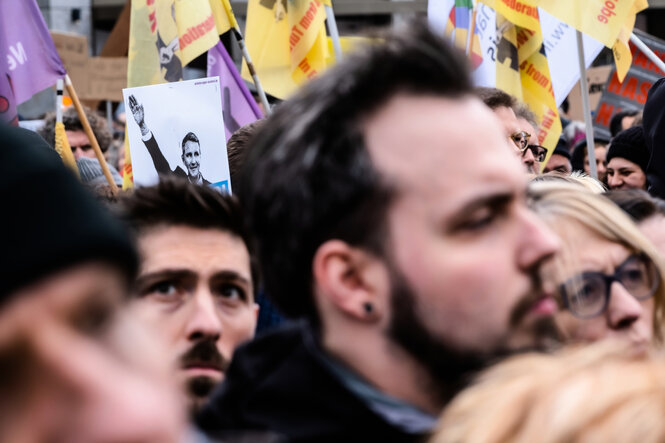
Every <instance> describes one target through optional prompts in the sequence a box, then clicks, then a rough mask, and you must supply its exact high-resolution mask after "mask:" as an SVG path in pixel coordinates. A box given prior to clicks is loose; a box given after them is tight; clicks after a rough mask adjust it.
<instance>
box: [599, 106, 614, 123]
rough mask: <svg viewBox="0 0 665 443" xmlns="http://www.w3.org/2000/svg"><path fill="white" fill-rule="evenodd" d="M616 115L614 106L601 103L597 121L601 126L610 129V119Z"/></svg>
mask: <svg viewBox="0 0 665 443" xmlns="http://www.w3.org/2000/svg"><path fill="white" fill-rule="evenodd" d="M613 113H614V106H612V105H608V104H607V103H601V104H600V109H598V112H597V113H596V118H595V121H596V123H598V124H599V125H601V126H604V127H608V126H609V125H610V119H611V118H612V115H613Z"/></svg>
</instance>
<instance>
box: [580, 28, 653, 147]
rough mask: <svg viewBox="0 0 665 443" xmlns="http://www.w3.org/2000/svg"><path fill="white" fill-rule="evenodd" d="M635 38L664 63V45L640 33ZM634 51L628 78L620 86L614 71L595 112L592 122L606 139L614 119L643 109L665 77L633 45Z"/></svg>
mask: <svg viewBox="0 0 665 443" xmlns="http://www.w3.org/2000/svg"><path fill="white" fill-rule="evenodd" d="M635 34H636V35H637V36H638V37H639V38H640V40H642V41H643V42H644V43H645V44H646V45H647V46H648V47H649V48H651V49H652V50H653V51H654V52H655V53H656V55H658V57H660V58H661V59H665V41H663V40H661V39H658V38H656V37H654V36H652V35H649V34H646V33H644V32H640V31H637V30H636V31H635ZM631 51H632V52H633V62H632V64H631V66H630V69H629V70H628V74H626V78H625V79H624V80H623V82H622V83H620V82H619V79H618V77H617V74H616V70H615V69H612V72H611V74H610V77H609V80H608V82H607V86H606V88H605V90H604V91H603V95H602V96H601V98H600V102H599V103H598V107H597V108H596V113H595V115H594V120H593V123H594V130H595V131H597V132H599V133H601V134H604V135H606V136H609V124H610V120H611V118H612V116H613V115H614V114H616V113H617V112H619V111H621V110H625V109H636V110H640V109H642V107H643V106H644V103H645V102H646V100H647V93H648V92H649V89H650V88H651V85H652V84H653V83H654V82H656V80H658V79H659V78H661V77H663V75H665V74H664V73H663V72H662V71H661V70H660V69H658V68H657V67H656V66H655V65H654V64H653V63H652V62H651V61H650V60H649V59H648V58H647V56H646V55H644V54H642V53H641V52H640V51H639V50H637V49H636V48H635V47H634V46H633V45H632V44H631Z"/></svg>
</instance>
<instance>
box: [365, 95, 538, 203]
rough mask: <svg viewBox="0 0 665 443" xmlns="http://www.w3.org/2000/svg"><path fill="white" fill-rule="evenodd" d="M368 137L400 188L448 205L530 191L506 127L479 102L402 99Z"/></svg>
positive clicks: (376, 119)
mask: <svg viewBox="0 0 665 443" xmlns="http://www.w3.org/2000/svg"><path fill="white" fill-rule="evenodd" d="M364 132H365V142H366V145H367V148H368V150H369V153H370V156H371V157H372V162H373V163H374V164H375V165H376V167H377V169H378V170H379V171H380V172H381V173H382V175H384V176H385V177H386V178H387V180H388V181H389V182H393V184H394V185H397V187H398V188H402V189H409V190H410V191H413V192H414V193H418V194H419V195H422V196H426V195H430V196H432V197H433V196H436V200H437V201H441V202H446V201H451V200H453V199H457V198H463V197H464V195H465V194H467V193H469V192H471V193H476V192H482V190H483V189H484V188H491V187H496V186H497V185H498V186H504V187H510V188H515V187H519V188H522V187H523V186H524V181H525V177H524V174H523V172H522V167H521V165H520V163H519V161H518V159H517V157H516V156H515V155H514V152H513V149H512V148H511V146H510V145H509V141H508V139H507V138H506V137H504V136H503V134H502V132H503V131H502V128H501V123H500V122H499V120H498V119H497V117H496V116H495V115H494V114H493V113H492V111H491V110H490V109H489V108H487V107H486V106H485V105H484V104H483V103H482V102H480V101H479V100H478V99H476V98H473V97H470V96H469V97H464V98H457V99H450V98H442V97H422V96H409V95H401V96H396V97H394V98H393V99H392V100H391V101H390V102H388V103H387V104H386V105H385V106H384V107H383V108H382V109H381V110H380V111H379V112H377V113H376V114H375V115H373V116H372V117H371V118H369V119H367V120H366V121H365V123H364ZM443 197H445V198H443Z"/></svg>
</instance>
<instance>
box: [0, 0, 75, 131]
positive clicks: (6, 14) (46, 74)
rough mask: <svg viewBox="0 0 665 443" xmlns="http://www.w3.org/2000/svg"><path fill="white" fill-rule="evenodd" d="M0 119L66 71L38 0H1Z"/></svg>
mask: <svg viewBox="0 0 665 443" xmlns="http://www.w3.org/2000/svg"><path fill="white" fill-rule="evenodd" d="M0 59H2V60H1V61H0V69H1V70H2V71H1V72H0V74H1V77H0V120H2V121H6V122H10V123H11V124H18V115H17V113H16V106H17V105H18V104H20V103H22V102H24V101H26V100H28V99H30V98H31V97H32V96H33V95H34V94H35V93H37V92H39V91H41V90H43V89H46V88H48V87H49V86H53V85H54V84H55V83H56V81H57V80H58V79H59V78H63V77H64V76H65V74H66V71H65V67H64V66H63V65H62V62H61V61H60V57H58V52H57V51H56V49H55V46H54V45H53V40H51V36H50V35H49V32H48V28H47V27H46V23H44V18H43V17H42V13H41V11H40V10H39V7H38V6H37V3H35V0H21V1H15V0H0Z"/></svg>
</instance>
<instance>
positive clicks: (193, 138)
mask: <svg viewBox="0 0 665 443" xmlns="http://www.w3.org/2000/svg"><path fill="white" fill-rule="evenodd" d="M187 142H194V143H196V144H197V145H199V146H201V143H200V142H199V138H198V137H197V136H196V134H194V133H193V132H188V133H187V134H186V135H185V136H184V137H183V138H182V150H183V152H184V151H185V143H187Z"/></svg>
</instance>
